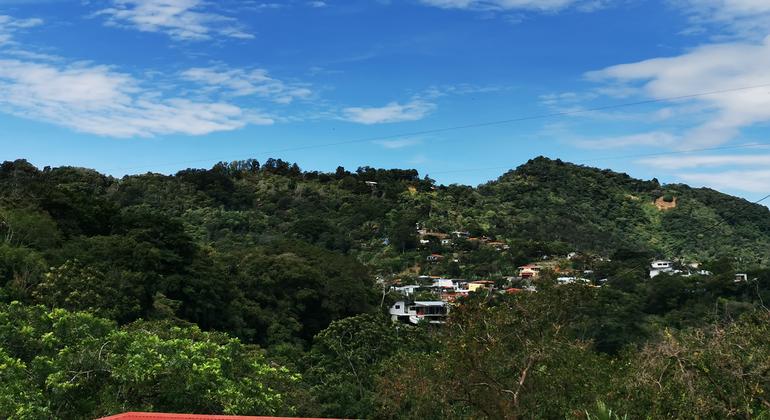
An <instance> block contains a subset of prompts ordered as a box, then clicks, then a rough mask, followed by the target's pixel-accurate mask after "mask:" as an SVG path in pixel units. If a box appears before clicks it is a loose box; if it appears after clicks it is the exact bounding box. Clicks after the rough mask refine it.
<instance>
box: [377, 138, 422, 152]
mask: <svg viewBox="0 0 770 420" xmlns="http://www.w3.org/2000/svg"><path fill="white" fill-rule="evenodd" d="M421 142H422V141H421V140H420V139H418V138H403V139H393V140H377V141H375V142H374V144H378V145H380V146H382V147H384V148H385V149H391V150H395V149H403V148H405V147H410V146H415V145H418V144H420V143H421Z"/></svg>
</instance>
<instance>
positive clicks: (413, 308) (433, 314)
mask: <svg viewBox="0 0 770 420" xmlns="http://www.w3.org/2000/svg"><path fill="white" fill-rule="evenodd" d="M388 312H389V313H390V318H391V319H392V320H393V321H394V322H395V321H398V322H403V323H407V324H413V325H417V324H419V323H420V322H428V323H431V324H443V323H444V322H445V321H446V317H447V316H448V315H449V305H448V304H447V303H446V302H443V301H406V300H400V301H398V302H396V303H394V304H393V306H392V307H391V308H390V310H389V311H388Z"/></svg>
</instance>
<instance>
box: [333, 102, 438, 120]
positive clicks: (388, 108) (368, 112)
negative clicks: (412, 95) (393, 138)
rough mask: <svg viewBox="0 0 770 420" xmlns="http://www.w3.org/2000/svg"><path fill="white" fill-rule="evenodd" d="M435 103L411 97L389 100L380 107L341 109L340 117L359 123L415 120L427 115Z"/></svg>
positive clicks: (434, 106) (434, 107)
mask: <svg viewBox="0 0 770 420" xmlns="http://www.w3.org/2000/svg"><path fill="white" fill-rule="evenodd" d="M434 109H436V104H434V103H431V102H427V101H425V100H422V99H413V100H412V101H410V102H407V103H405V104H401V103H398V102H391V103H389V104H387V105H385V106H381V107H350V108H345V109H343V110H342V113H343V116H342V118H343V119H345V120H347V121H351V122H356V123H360V124H384V123H395V122H404V121H417V120H421V119H423V118H425V117H427V116H428V115H429V114H430V113H431V112H433V110H434Z"/></svg>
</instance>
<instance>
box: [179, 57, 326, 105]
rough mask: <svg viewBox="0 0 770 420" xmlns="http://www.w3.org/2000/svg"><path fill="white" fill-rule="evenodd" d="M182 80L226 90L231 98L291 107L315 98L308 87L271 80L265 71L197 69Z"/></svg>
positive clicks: (221, 68) (218, 68)
mask: <svg viewBox="0 0 770 420" xmlns="http://www.w3.org/2000/svg"><path fill="white" fill-rule="evenodd" d="M182 77H183V78H184V79H186V80H188V81H191V82H195V83H198V84H201V85H203V86H205V87H207V88H210V89H215V90H221V89H224V90H226V91H227V92H228V93H229V94H230V95H232V96H251V95H256V96H259V97H262V98H267V99H269V100H271V101H273V102H276V103H279V104H289V103H291V102H293V101H294V100H295V99H307V98H310V97H311V96H312V95H313V91H312V90H310V88H309V87H308V85H306V84H302V83H285V82H283V81H281V80H278V79H275V78H273V77H270V75H269V72H268V71H267V70H265V69H230V68H226V67H224V66H219V67H196V68H192V69H189V70H186V71H184V72H183V73H182Z"/></svg>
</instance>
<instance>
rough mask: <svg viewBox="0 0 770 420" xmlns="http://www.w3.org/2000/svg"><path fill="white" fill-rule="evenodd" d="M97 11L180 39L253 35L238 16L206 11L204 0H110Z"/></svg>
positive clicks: (116, 21)
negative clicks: (107, 6) (243, 25)
mask: <svg viewBox="0 0 770 420" xmlns="http://www.w3.org/2000/svg"><path fill="white" fill-rule="evenodd" d="M111 3H112V7H109V8H106V9H103V10H100V11H98V12H96V14H95V15H96V16H106V17H107V24H108V25H113V26H120V27H131V28H135V29H138V30H140V31H144V32H163V33H166V34H168V35H169V36H170V37H171V38H174V39H177V40H205V39H209V38H211V37H212V36H213V35H220V36H224V37H230V38H241V39H250V38H253V37H254V36H253V35H251V34H249V33H247V32H245V31H244V30H243V29H242V27H241V25H239V24H238V22H237V21H236V19H234V18H232V17H227V16H224V15H221V14H217V13H212V12H208V11H206V6H207V3H205V2H204V1H203V0H111Z"/></svg>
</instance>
